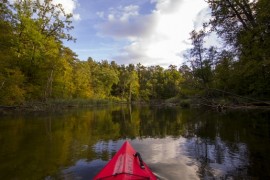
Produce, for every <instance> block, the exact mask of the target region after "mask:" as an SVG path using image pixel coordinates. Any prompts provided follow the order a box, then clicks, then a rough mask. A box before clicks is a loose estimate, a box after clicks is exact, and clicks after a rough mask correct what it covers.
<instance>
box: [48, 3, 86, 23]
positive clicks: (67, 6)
mask: <svg viewBox="0 0 270 180" xmlns="http://www.w3.org/2000/svg"><path fill="white" fill-rule="evenodd" d="M52 3H54V4H62V6H63V8H64V10H65V13H67V14H70V13H72V14H73V19H74V20H75V21H78V20H81V17H80V14H78V13H75V9H76V8H77V7H78V6H79V3H78V1H77V0H53V1H52Z"/></svg>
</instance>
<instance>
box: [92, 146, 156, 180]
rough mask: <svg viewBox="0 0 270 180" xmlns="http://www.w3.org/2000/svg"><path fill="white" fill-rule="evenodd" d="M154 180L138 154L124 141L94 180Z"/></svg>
mask: <svg viewBox="0 0 270 180" xmlns="http://www.w3.org/2000/svg"><path fill="white" fill-rule="evenodd" d="M135 179H136V180H140V179H141V180H144V179H145V180H146V179H148V180H156V179H157V178H156V177H155V175H154V174H153V173H152V171H151V170H150V169H149V167H148V166H147V165H146V164H145V163H144V162H143V160H142V158H141V156H140V154H139V153H138V152H136V151H135V150H134V149H133V147H132V146H131V145H130V144H129V142H128V141H126V142H125V143H124V144H123V145H122V147H121V148H120V149H119V151H118V152H117V153H116V154H115V155H114V157H113V158H112V159H111V160H110V161H109V162H108V164H107V165H106V166H105V167H104V168H103V169H102V170H101V171H100V172H99V173H98V174H97V175H96V176H95V178H94V180H135Z"/></svg>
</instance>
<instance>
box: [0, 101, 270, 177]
mask: <svg viewBox="0 0 270 180" xmlns="http://www.w3.org/2000/svg"><path fill="white" fill-rule="evenodd" d="M269 127H270V126H269V113H268V112H230V113H226V114H220V113H213V112H207V111H200V110H181V109H178V108H151V107H136V106H134V107H130V106H118V107H107V108H92V109H81V110H68V111H63V112H59V113H57V114H56V113H53V114H31V115H29V114H24V115H13V116H4V117H1V120H0V144H1V146H0V161H1V163H0V179H91V178H92V177H94V175H95V174H96V173H97V172H98V171H99V170H100V169H101V168H102V167H103V166H104V165H105V164H106V163H107V161H108V160H109V159H110V158H111V157H112V156H113V155H114V154H115V153H116V151H117V150H118V149H119V148H120V146H121V145H122V143H123V142H124V140H125V139H129V140H130V142H131V144H132V145H133V146H134V148H135V149H136V150H137V151H139V152H140V153H141V154H142V156H143V159H144V161H145V162H147V164H148V165H149V166H150V167H151V168H152V169H153V171H154V172H155V173H156V174H157V175H158V176H159V177H162V179H216V178H217V179H249V178H258V179H265V178H269V175H270V166H269V163H268V162H269V161H270V156H269V155H268V154H269V153H268V152H269V150H270V147H269V143H268V142H269V140H270V129H269Z"/></svg>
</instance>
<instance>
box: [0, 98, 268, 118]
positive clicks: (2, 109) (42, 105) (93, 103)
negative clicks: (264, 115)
mask: <svg viewBox="0 0 270 180" xmlns="http://www.w3.org/2000/svg"><path fill="white" fill-rule="evenodd" d="M131 103H132V104H135V105H142V106H144V105H147V106H158V107H174V106H175V107H176V106H177V107H181V108H206V109H210V110H214V111H220V112H222V111H225V110H237V109H238V110H245V109H268V110H270V102H262V101H261V102H251V101H243V100H236V99H225V98H211V99H210V98H209V99H207V98H203V97H196V98H194V97H193V98H179V97H173V98H170V99H166V100H151V101H149V102H145V101H134V102H131ZM120 104H126V105H127V104H130V103H129V102H128V101H125V100H120V99H69V100H60V99H58V100H48V101H45V102H41V101H32V102H27V103H25V104H22V105H16V106H1V105H0V114H9V113H13V112H46V111H50V112H51V111H59V110H60V111H61V110H68V109H71V108H87V107H100V106H109V105H120Z"/></svg>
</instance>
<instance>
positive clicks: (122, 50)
mask: <svg viewBox="0 0 270 180" xmlns="http://www.w3.org/2000/svg"><path fill="white" fill-rule="evenodd" d="M54 2H56V3H62V4H63V5H64V8H65V9H66V11H67V12H72V13H73V14H74V19H73V25H74V29H73V30H72V31H71V34H72V35H73V36H74V37H75V38H76V39H77V41H76V43H73V42H65V45H66V46H68V47H70V48H71V49H72V50H73V51H74V52H75V53H76V54H78V58H79V59H80V60H87V58H88V57H92V58H93V59H94V60H97V61H100V60H108V61H112V60H114V61H116V62H117V63H118V64H129V63H133V64H137V63H139V62H140V63H141V64H143V65H145V66H150V65H161V66H163V67H168V66H169V65H170V64H173V65H177V66H179V65H180V64H182V63H183V57H182V54H183V52H184V51H185V50H186V49H188V48H190V47H191V46H190V41H189V33H190V32H191V31H192V30H193V29H199V28H201V27H202V23H203V22H205V21H207V19H208V18H209V11H208V8H207V4H206V3H205V2H204V0H54Z"/></svg>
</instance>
